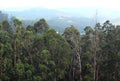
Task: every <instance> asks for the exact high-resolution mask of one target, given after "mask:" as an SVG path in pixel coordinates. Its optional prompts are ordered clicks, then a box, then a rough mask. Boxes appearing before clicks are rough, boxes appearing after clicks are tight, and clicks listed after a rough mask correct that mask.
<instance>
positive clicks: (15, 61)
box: [14, 40, 16, 65]
mask: <svg viewBox="0 0 120 81" xmlns="http://www.w3.org/2000/svg"><path fill="white" fill-rule="evenodd" d="M15 64H16V40H15V41H14V65H15Z"/></svg>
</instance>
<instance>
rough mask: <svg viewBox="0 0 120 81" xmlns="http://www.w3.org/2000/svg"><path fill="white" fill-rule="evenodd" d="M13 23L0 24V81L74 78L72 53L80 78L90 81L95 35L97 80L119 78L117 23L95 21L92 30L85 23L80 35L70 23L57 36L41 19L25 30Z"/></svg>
mask: <svg viewBox="0 0 120 81" xmlns="http://www.w3.org/2000/svg"><path fill="white" fill-rule="evenodd" d="M13 23H14V27H11V26H12V25H10V24H9V22H8V21H3V22H2V23H0V81H60V80H64V81H66V80H68V81H71V80H74V81H76V77H77V76H75V77H74V78H72V76H73V74H72V71H73V69H71V68H72V67H73V65H74V64H73V62H72V60H73V58H74V57H75V56H74V54H76V53H77V54H79V55H80V58H81V64H82V69H81V70H82V73H81V74H82V78H83V81H93V77H94V76H93V73H94V68H93V64H94V62H93V51H94V49H93V47H94V44H95V43H94V42H93V41H94V36H95V34H97V35H96V36H97V42H96V43H97V45H98V46H97V56H96V58H97V71H98V79H99V80H98V81H120V77H119V76H120V50H119V49H120V26H114V25H113V24H112V23H110V21H106V22H105V23H103V25H101V24H100V23H97V24H96V28H95V29H93V28H92V27H90V26H87V27H86V28H85V29H84V30H85V34H83V35H80V32H79V31H78V30H77V29H76V28H75V27H74V26H70V27H68V28H66V29H65V31H64V33H63V34H62V35H61V34H59V33H57V32H56V31H55V30H54V29H50V28H49V25H48V24H47V23H46V21H45V19H40V20H39V21H37V22H36V23H35V24H34V26H31V25H29V26H28V27H27V28H26V30H25V28H24V26H23V24H22V22H21V21H20V20H19V19H17V18H15V19H14V20H13ZM12 28H14V29H15V30H12ZM75 59H77V57H76V58H75ZM75 59H74V60H75ZM76 66H77V65H76ZM77 68H78V67H77ZM76 73H78V72H76ZM79 76H80V75H79ZM77 81H78V80H77Z"/></svg>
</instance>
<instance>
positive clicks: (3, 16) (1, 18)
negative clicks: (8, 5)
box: [0, 11, 8, 22]
mask: <svg viewBox="0 0 120 81" xmlns="http://www.w3.org/2000/svg"><path fill="white" fill-rule="evenodd" d="M7 19H8V15H7V14H5V13H3V12H2V11H0V22H2V21H4V20H7Z"/></svg>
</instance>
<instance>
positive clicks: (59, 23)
mask: <svg viewBox="0 0 120 81" xmlns="http://www.w3.org/2000/svg"><path fill="white" fill-rule="evenodd" d="M104 11H105V10H104ZM105 12H106V11H105ZM5 13H7V14H8V15H9V17H12V16H16V17H18V18H19V19H22V20H23V23H24V24H25V26H27V25H29V24H31V25H33V24H34V22H36V21H37V20H39V19H41V18H45V19H46V21H47V22H48V24H49V25H50V26H51V27H52V28H55V29H56V30H57V31H59V32H63V30H64V29H65V28H66V27H68V26H70V25H74V26H75V27H77V28H78V29H79V30H80V31H83V29H84V28H85V27H86V26H91V27H94V26H95V10H94V9H93V10H92V9H82V8H81V9H58V10H55V9H47V8H31V9H27V10H21V11H5ZM100 15H101V16H100ZM97 20H98V22H101V23H103V22H105V21H106V20H110V21H112V23H116V22H120V18H114V19H111V18H107V17H105V16H104V14H102V13H98V16H97Z"/></svg>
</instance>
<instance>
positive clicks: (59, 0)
mask: <svg viewBox="0 0 120 81" xmlns="http://www.w3.org/2000/svg"><path fill="white" fill-rule="evenodd" d="M32 7H45V8H50V9H57V8H89V7H92V8H109V9H116V8H117V9H120V0H0V8H1V9H16V10H18V9H26V8H32Z"/></svg>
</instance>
